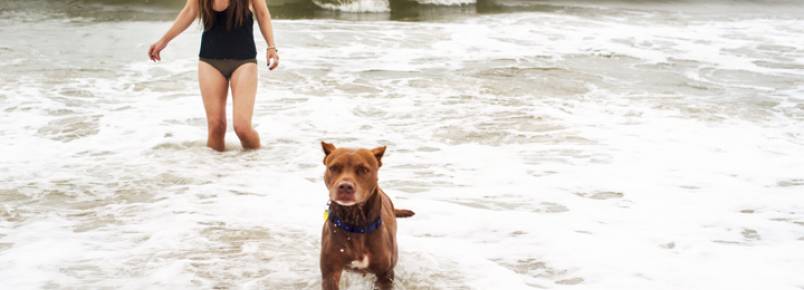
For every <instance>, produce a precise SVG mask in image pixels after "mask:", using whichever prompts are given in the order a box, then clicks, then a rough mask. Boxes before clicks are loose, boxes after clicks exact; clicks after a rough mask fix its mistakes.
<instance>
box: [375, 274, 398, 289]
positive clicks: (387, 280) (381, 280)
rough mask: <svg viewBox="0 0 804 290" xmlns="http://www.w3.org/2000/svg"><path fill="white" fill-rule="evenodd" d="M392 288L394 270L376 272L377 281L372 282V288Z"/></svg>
mask: <svg viewBox="0 0 804 290" xmlns="http://www.w3.org/2000/svg"><path fill="white" fill-rule="evenodd" d="M393 288H394V270H393V269H391V270H389V271H388V272H385V273H380V274H377V281H375V282H374V289H380V290H390V289H393Z"/></svg>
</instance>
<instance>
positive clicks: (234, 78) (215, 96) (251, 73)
mask: <svg viewBox="0 0 804 290" xmlns="http://www.w3.org/2000/svg"><path fill="white" fill-rule="evenodd" d="M252 11H253V13H252ZM252 14H253V15H254V17H256V19H257V23H258V24H259V26H260V32H262V36H263V37H264V38H265V42H267V43H268V51H267V56H268V57H267V58H268V59H267V62H268V67H269V69H271V70H273V69H275V68H276V67H277V66H278V65H279V55H278V54H277V52H278V51H277V49H276V43H275V42H274V36H273V31H272V28H271V14H270V12H269V11H268V6H267V5H266V4H265V0H187V3H186V4H185V5H184V8H183V9H182V10H181V12H179V15H178V16H177V17H176V20H175V21H174V22H173V26H171V27H170V29H169V30H168V31H167V33H165V35H164V36H162V38H161V39H159V40H158V41H157V42H156V43H154V44H153V45H151V48H150V49H149V50H148V56H149V57H150V58H151V60H153V61H160V60H162V58H161V57H160V56H159V53H160V52H161V51H162V49H164V48H165V47H166V46H167V44H168V43H169V42H170V41H171V40H172V39H173V38H174V37H176V36H178V35H179V34H180V33H182V32H183V31H184V30H186V29H187V27H189V26H190V24H192V22H193V20H195V19H196V18H201V22H202V23H203V24H204V33H203V35H202V36H201V51H200V53H199V62H198V85H199V87H200V88H201V96H202V98H203V99H204V109H205V110H206V115H207V128H208V133H209V135H208V137H207V146H208V147H210V148H212V149H215V150H218V151H223V150H224V147H225V144H224V135H225V134H226V98H227V94H228V90H229V87H231V89H232V102H233V106H232V107H233V108H234V110H233V111H234V112H233V113H232V114H233V117H232V119H233V120H234V130H235V133H236V134H237V137H238V138H240V143H241V144H243V148H246V149H256V148H259V147H260V136H259V135H258V134H257V132H256V131H255V130H254V129H253V128H252V127H251V116H252V115H253V112H254V98H255V97H256V95H257V59H256V57H257V49H256V46H255V45H254V34H253V30H252V28H253V26H254V18H253V17H252Z"/></svg>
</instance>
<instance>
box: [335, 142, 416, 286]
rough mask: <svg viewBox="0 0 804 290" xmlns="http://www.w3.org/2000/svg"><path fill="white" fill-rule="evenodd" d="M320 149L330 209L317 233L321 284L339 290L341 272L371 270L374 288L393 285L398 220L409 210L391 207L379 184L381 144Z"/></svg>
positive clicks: (410, 214)
mask: <svg viewBox="0 0 804 290" xmlns="http://www.w3.org/2000/svg"><path fill="white" fill-rule="evenodd" d="M321 146H322V147H323V149H324V154H326V156H325V157H324V165H326V166H327V169H326V173H324V183H326V185H327V188H328V189H329V200H330V203H329V210H328V216H327V218H326V221H325V222H324V229H323V231H322V233H321V275H322V277H323V281H322V288H324V289H327V290H329V289H338V283H339V281H340V278H341V272H343V270H353V271H358V272H361V273H364V274H365V273H374V275H376V276H377V281H376V282H375V284H374V285H375V286H374V287H375V288H379V289H391V287H392V286H393V281H394V266H395V265H396V260H397V248H396V218H397V217H409V216H413V212H412V211H410V210H404V209H394V204H393V203H392V202H391V199H390V198H389V197H388V195H386V194H385V193H384V192H383V191H382V190H381V189H380V187H379V186H378V185H377V172H378V171H379V169H380V166H381V165H382V155H383V153H385V146H383V147H377V148H374V149H371V150H368V149H351V148H335V146H334V145H332V144H329V143H325V142H321Z"/></svg>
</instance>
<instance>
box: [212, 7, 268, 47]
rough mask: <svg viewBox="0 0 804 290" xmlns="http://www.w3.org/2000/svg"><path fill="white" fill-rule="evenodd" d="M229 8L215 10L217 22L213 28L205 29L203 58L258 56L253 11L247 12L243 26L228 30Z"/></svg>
mask: <svg viewBox="0 0 804 290" xmlns="http://www.w3.org/2000/svg"><path fill="white" fill-rule="evenodd" d="M228 10H229V9H228V8H227V9H226V10H224V11H221V12H218V11H215V23H214V24H213V25H212V28H210V29H208V30H205V31H204V34H202V35H201V52H199V53H198V56H199V57H202V58H231V59H250V58H256V57H257V48H256V47H255V45H254V32H253V31H254V30H253V27H254V19H253V18H252V16H251V11H249V12H248V13H247V14H246V19H245V21H244V23H243V26H237V25H236V24H235V27H232V29H231V30H228V31H227V30H226V23H227V22H228V21H229V19H228V17H227V14H228V13H227V12H228Z"/></svg>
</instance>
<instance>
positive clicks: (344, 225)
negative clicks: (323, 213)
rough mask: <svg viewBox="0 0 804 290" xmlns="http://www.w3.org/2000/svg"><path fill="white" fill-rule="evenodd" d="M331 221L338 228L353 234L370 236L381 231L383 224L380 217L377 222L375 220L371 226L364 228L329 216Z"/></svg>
mask: <svg viewBox="0 0 804 290" xmlns="http://www.w3.org/2000/svg"><path fill="white" fill-rule="evenodd" d="M329 220H331V221H332V224H334V225H335V226H336V227H338V228H340V229H342V230H344V231H347V232H350V233H353V234H370V233H372V232H374V231H376V230H377V229H379V228H380V225H381V224H382V219H381V218H379V217H378V218H377V219H376V220H374V222H372V223H371V224H369V225H367V226H362V227H358V226H353V225H349V224H347V223H344V222H343V221H342V220H341V219H340V218H338V217H336V216H334V215H332V214H330V215H329Z"/></svg>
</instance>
